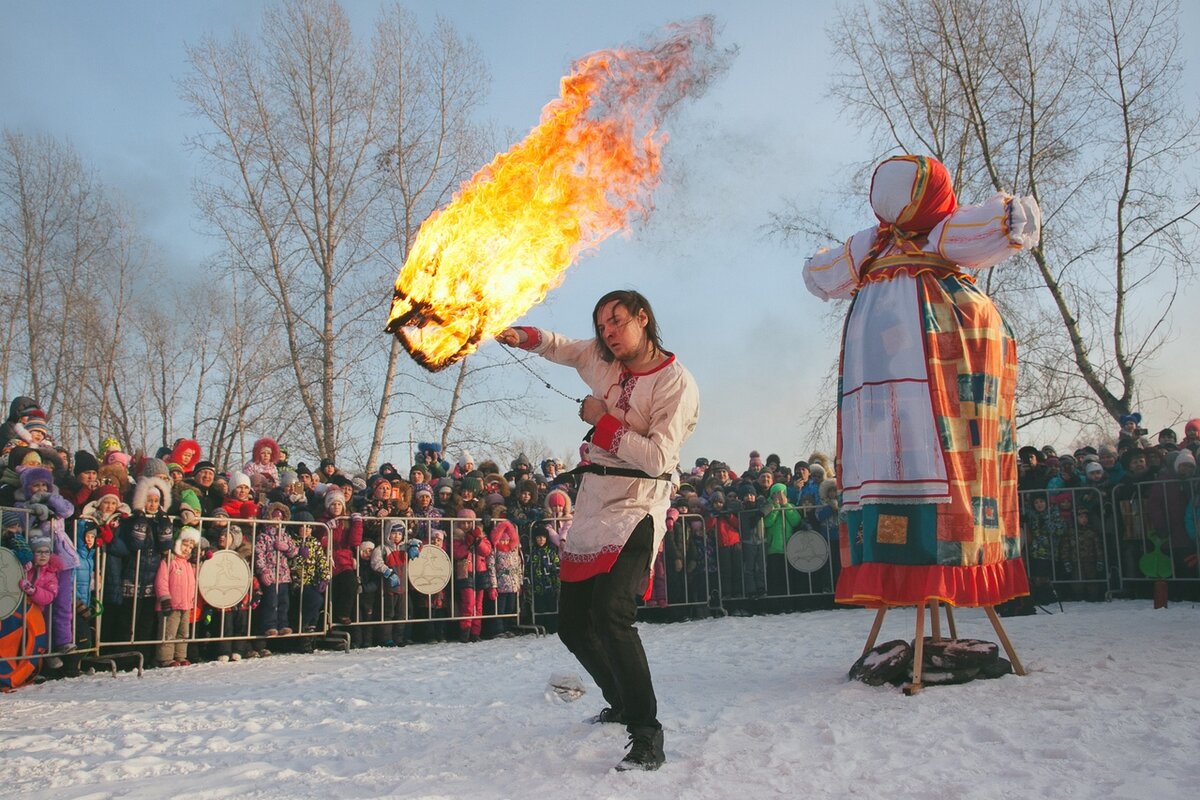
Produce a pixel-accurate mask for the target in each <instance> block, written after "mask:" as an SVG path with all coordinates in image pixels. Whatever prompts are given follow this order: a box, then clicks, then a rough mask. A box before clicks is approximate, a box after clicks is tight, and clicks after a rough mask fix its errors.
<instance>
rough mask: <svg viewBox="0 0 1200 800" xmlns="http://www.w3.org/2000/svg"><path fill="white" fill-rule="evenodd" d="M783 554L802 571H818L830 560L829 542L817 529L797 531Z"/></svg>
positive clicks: (789, 540)
mask: <svg viewBox="0 0 1200 800" xmlns="http://www.w3.org/2000/svg"><path fill="white" fill-rule="evenodd" d="M783 554H784V556H785V557H786V558H787V561H788V563H789V564H791V565H792V566H793V567H794V568H795V569H797V570H799V571H800V572H816V571H817V570H819V569H820V568H821V567H823V566H825V562H827V561H829V543H828V542H826V541H825V537H824V536H822V535H821V534H819V533H817V532H816V531H796V532H795V533H793V534H792V538H790V539H788V543H787V547H785V548H784V550H783Z"/></svg>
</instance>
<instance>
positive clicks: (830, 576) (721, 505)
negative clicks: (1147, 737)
mask: <svg viewBox="0 0 1200 800" xmlns="http://www.w3.org/2000/svg"><path fill="white" fill-rule="evenodd" d="M0 442H3V447H4V457H5V458H6V461H5V467H4V471H3V474H2V475H0V507H2V508H3V545H4V546H5V547H6V548H8V549H9V550H11V551H12V552H13V553H14V554H15V555H16V557H17V558H18V559H19V561H20V562H21V564H22V568H23V570H24V575H23V577H22V579H21V582H20V588H21V591H22V592H24V593H25V594H26V595H27V597H28V599H29V602H30V603H32V604H34V605H36V606H38V607H40V608H42V609H44V614H45V617H46V618H47V620H48V621H49V622H50V636H51V639H52V641H51V642H50V649H51V650H52V651H53V655H52V656H51V658H49V659H48V660H47V663H48V665H49V666H50V667H52V668H53V667H59V666H61V663H62V657H63V656H64V654H69V653H71V652H73V651H76V650H84V649H89V650H90V649H94V648H95V647H97V646H101V645H103V646H120V645H122V644H123V643H124V644H126V645H134V644H136V645H141V646H144V647H145V648H146V653H147V655H149V656H150V658H151V660H152V663H155V664H157V665H158V666H164V667H167V666H183V665H187V664H189V663H191V661H193V660H195V659H196V658H211V659H215V660H220V661H237V660H240V659H242V658H253V657H263V656H267V655H270V654H271V649H270V648H272V647H275V648H276V649H278V648H279V647H280V646H281V645H282V646H284V647H294V648H295V649H300V650H304V649H311V648H312V646H313V638H311V637H309V636H308V635H310V634H315V633H320V632H324V631H327V630H330V629H332V630H343V631H344V632H345V634H346V637H347V638H348V640H349V644H350V646H352V647H360V646H368V645H381V646H404V645H406V644H409V643H412V642H416V641H434V642H436V641H445V640H447V639H457V640H459V641H462V642H474V641H479V640H481V639H485V638H491V637H495V636H512V635H515V633H516V632H517V630H518V626H528V625H529V624H534V625H538V626H542V627H544V628H547V629H549V630H553V629H554V623H555V613H554V612H555V610H556V604H557V595H558V586H559V574H558V568H559V551H560V548H561V547H562V544H563V542H564V541H565V540H566V539H567V537H568V536H569V535H570V525H571V520H572V515H573V505H574V494H575V485H576V479H575V476H574V475H573V474H572V473H571V472H569V471H565V469H564V465H563V464H562V463H561V462H559V461H557V460H556V459H553V458H547V459H543V460H541V461H540V462H539V463H538V465H537V466H536V467H535V466H534V464H533V463H532V462H531V461H530V460H529V459H528V458H527V457H526V456H525V455H524V454H522V455H520V456H518V457H517V458H515V459H513V460H511V461H510V462H509V463H508V465H507V467H501V466H500V465H499V464H498V463H497V462H496V461H493V460H487V459H485V460H482V461H479V462H476V460H475V459H474V457H473V456H472V454H471V453H469V452H466V451H463V452H461V453H459V454H458V457H457V459H456V460H454V461H451V460H449V459H448V458H446V457H445V455H444V454H443V453H441V452H440V448H439V446H438V445H436V444H431V443H422V444H420V445H419V447H418V448H417V451H416V453H415V454H414V455H415V457H414V463H413V464H412V465H411V466H410V467H408V468H407V469H404V470H403V471H402V470H401V469H398V468H396V467H395V466H394V465H393V464H391V463H385V464H383V465H382V466H381V467H380V468H379V469H378V470H377V471H376V472H375V473H374V474H371V475H361V474H360V475H351V474H347V473H346V472H344V471H343V470H342V469H340V468H339V465H338V464H337V463H336V462H335V461H334V460H333V459H330V458H325V459H322V460H321V461H320V462H319V463H317V464H316V465H315V468H310V467H309V466H308V465H307V464H305V463H303V462H300V463H296V464H295V465H293V464H292V463H291V462H290V461H289V459H288V454H287V452H286V451H285V450H284V449H283V448H281V447H280V446H279V444H278V443H277V442H276V441H274V440H273V439H271V438H270V437H263V438H260V439H259V440H257V441H256V442H255V443H254V445H253V448H252V455H251V458H250V460H249V461H248V462H247V463H245V464H243V465H240V466H237V467H236V468H229V466H228V465H226V466H225V467H224V468H223V467H220V466H218V465H217V464H214V463H213V462H211V461H209V460H207V459H205V458H204V457H203V453H202V452H201V448H200V446H199V445H198V444H197V443H196V442H195V441H193V440H190V439H179V440H177V441H175V442H174V443H173V444H172V445H171V446H169V447H164V448H162V449H160V450H159V451H158V452H157V453H156V454H155V455H154V456H152V457H150V456H143V455H140V454H131V453H130V452H128V450H127V449H126V448H124V447H123V446H122V443H120V442H118V441H117V440H115V439H112V438H108V439H105V440H104V441H102V442H101V443H100V446H99V448H98V449H97V451H96V452H91V451H89V450H76V451H74V452H70V451H69V450H67V449H66V448H62V447H58V446H56V445H55V444H54V442H53V439H52V436H51V428H50V421H49V420H48V419H47V418H46V415H45V413H44V412H43V411H42V410H41V409H40V408H39V407H38V405H37V403H36V402H35V401H34V400H32V399H30V398H27V397H18V398H16V399H15V400H13V402H12V404H11V406H10V414H9V417H8V419H7V420H6V421H5V423H4V425H3V427H2V429H0ZM1198 450H1200V420H1192V421H1191V422H1189V423H1187V425H1186V426H1185V429H1184V439H1183V441H1179V440H1178V439H1177V438H1176V436H1175V434H1174V432H1173V431H1171V430H1169V429H1167V430H1163V431H1161V432H1160V433H1159V434H1158V435H1157V442H1151V441H1150V440H1149V439H1148V438H1147V435H1146V432H1145V431H1144V430H1143V429H1141V428H1140V417H1137V416H1136V415H1132V416H1130V417H1129V418H1128V419H1126V420H1122V429H1121V431H1120V434H1119V435H1118V437H1117V440H1116V443H1115V444H1114V445H1108V444H1104V445H1101V446H1099V447H1096V448H1092V447H1082V448H1079V449H1078V450H1076V451H1075V452H1074V453H1072V454H1062V455H1059V454H1058V453H1056V452H1055V450H1054V448H1052V447H1043V448H1035V447H1032V446H1026V447H1022V448H1021V449H1020V451H1019V454H1018V456H1019V460H1018V464H1019V466H1018V472H1019V478H1018V480H1019V489H1020V493H1021V523H1022V535H1023V540H1024V542H1023V543H1024V547H1025V554H1026V557H1027V562H1028V565H1029V570H1030V576H1031V579H1032V581H1033V585H1034V591H1035V600H1037V601H1038V602H1040V603H1045V602H1049V601H1050V600H1052V595H1047V594H1046V592H1047V591H1049V590H1050V589H1052V588H1053V587H1055V586H1060V587H1061V586H1063V585H1073V586H1077V591H1078V595H1079V597H1081V598H1087V599H1099V598H1101V597H1103V596H1106V595H1107V593H1108V592H1111V591H1112V590H1113V588H1114V586H1119V585H1120V583H1121V581H1122V580H1123V579H1131V578H1134V579H1136V578H1150V577H1155V576H1152V575H1149V574H1147V563H1149V562H1146V561H1145V559H1144V557H1145V556H1147V555H1148V554H1150V555H1153V554H1154V553H1159V554H1160V555H1162V557H1164V558H1165V559H1166V564H1167V568H1166V571H1165V574H1163V575H1162V577H1164V578H1170V577H1190V578H1196V577H1200V576H1198V575H1197V563H1196V562H1197V559H1196V555H1197V548H1196V526H1195V522H1196V519H1197V515H1198V513H1200V511H1198V508H1197V494H1198V492H1197V483H1196V481H1195V480H1194V476H1195V467H1196V458H1197V456H1198V455H1200V452H1198ZM835 468H836V464H835V463H833V462H832V461H831V460H830V459H829V458H828V457H827V456H825V455H824V454H822V453H820V452H815V453H813V454H812V455H811V456H810V457H809V458H808V459H807V460H804V461H797V462H795V463H794V464H792V465H791V466H787V465H784V464H782V463H781V459H780V458H779V457H778V456H777V455H774V454H770V455H767V456H766V457H765V458H763V457H762V456H761V455H760V454H759V452H758V451H752V452H750V453H749V456H748V458H747V460H746V462H745V464H744V466H740V467H739V468H737V469H735V468H734V467H732V466H731V465H730V464H729V463H727V462H723V461H719V460H709V459H706V458H699V459H696V461H695V464H694V466H692V467H691V468H690V469H689V470H688V471H687V472H685V473H682V474H681V475H680V476H679V477H680V481H679V486H678V490H677V493H676V496H675V498H674V500H673V502H672V505H671V508H670V510H669V512H668V520H667V523H668V524H667V529H668V533H667V536H666V539H665V540H664V542H663V546H662V548H661V549H660V551H659V553H658V554H657V557H656V559H655V562H654V566H653V570H652V578H651V581H650V584H649V586H648V587H647V592H646V598H645V605H646V606H648V607H651V608H654V607H668V606H685V605H692V606H698V607H702V608H712V609H723V608H724V607H726V606H733V607H739V608H740V607H747V606H749V607H753V604H754V603H756V602H757V601H759V600H760V599H762V598H778V597H787V596H796V595H813V596H815V595H826V596H827V595H828V594H829V593H831V592H832V590H833V587H834V585H835V583H836V580H837V575H838V570H839V566H840V564H839V552H838V551H839V547H838V537H839V533H838V524H839V507H838V491H837V484H836V475H835ZM797 532H807V533H808V535H810V536H813V537H814V538H815V540H816V541H817V542H818V543H819V544H818V547H820V548H823V549H824V552H825V554H826V556H825V558H824V559H823V561H822V560H821V559H818V562H817V563H813V564H811V565H809V566H803V565H801V566H800V567H799V568H798V566H797V563H796V562H795V561H794V560H793V559H790V558H789V556H788V544H789V541H790V540H792V539H793V537H794V534H796V533H797ZM430 546H432V547H436V548H438V549H439V550H441V552H443V553H444V554H445V556H446V561H447V562H449V563H450V564H451V565H452V575H451V576H450V580H449V583H448V584H447V586H446V587H445V588H444V589H441V590H440V591H435V592H432V593H426V592H423V591H415V590H414V589H413V587H412V586H411V585H410V582H409V580H408V570H409V568H410V565H411V564H412V562H413V559H416V558H420V557H421V553H422V552H423V549H424V548H427V547H430ZM1151 548H1155V549H1151ZM224 551H229V552H231V553H233V554H235V556H236V558H238V559H240V560H241V562H242V563H244V564H245V565H246V567H247V568H248V571H249V572H250V574H251V575H252V581H251V588H250V589H249V590H248V591H247V592H246V594H245V596H243V597H241V598H240V600H238V601H237V602H235V603H233V604H232V605H230V606H228V607H226V608H212V607H208V606H207V605H206V604H205V603H204V602H203V600H201V599H200V596H199V595H200V593H199V592H198V591H197V583H196V581H197V566H198V565H199V564H202V563H204V562H205V561H206V560H211V559H214V558H226V559H227V558H233V557H234V556H230V555H228V554H226V553H225V552H224ZM1154 563H1158V564H1159V565H1160V567H1161V562H1160V561H1154ZM101 565H103V568H100V567H101ZM1192 588H1194V586H1193V587H1192ZM97 633H98V635H99V641H98V642H97V641H96V640H95V636H96V635H97ZM206 639H208V640H211V641H209V642H207V643H206V642H205V641H204V640H206ZM285 642H287V643H289V644H284V643H285Z"/></svg>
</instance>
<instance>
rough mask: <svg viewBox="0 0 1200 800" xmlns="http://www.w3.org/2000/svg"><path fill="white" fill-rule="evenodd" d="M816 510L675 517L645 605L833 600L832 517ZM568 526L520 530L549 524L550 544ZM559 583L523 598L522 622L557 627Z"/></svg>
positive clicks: (560, 521) (531, 569)
mask: <svg viewBox="0 0 1200 800" xmlns="http://www.w3.org/2000/svg"><path fill="white" fill-rule="evenodd" d="M816 511H817V507H813V506H803V507H797V506H793V505H779V506H770V507H768V508H766V509H765V510H759V509H757V508H756V509H751V510H745V511H741V512H736V513H730V514H724V515H720V514H718V515H711V514H692V513H685V514H680V515H679V516H678V517H677V518H676V519H675V520H674V522H673V523H672V524H671V525H670V526H669V527H668V530H667V533H666V537H665V539H664V540H663V545H662V547H661V548H660V550H659V552H658V553H657V555H656V557H655V560H654V566H653V569H652V577H651V581H652V584H651V586H650V587H649V599H648V600H647V601H646V603H645V605H644V606H643V608H644V609H661V608H667V609H669V608H678V609H688V608H690V609H701V608H710V609H722V610H724V608H725V606H726V605H729V606H730V607H734V608H741V607H745V608H751V609H752V608H755V607H757V605H758V604H759V601H768V600H784V599H788V598H806V597H807V598H832V595H833V589H834V586H835V585H836V583H837V575H838V572H839V571H840V561H839V556H838V544H837V518H836V515H830V517H829V520H828V522H827V524H824V525H822V524H821V523H820V522H819V521H818V520H817V519H816V518H815V516H816ZM569 522H570V520H569V519H566V518H560V517H546V518H543V519H542V520H538V521H534V522H532V523H528V524H527V525H526V526H525V528H524V529H523V532H522V538H523V539H525V540H528V539H529V538H530V536H529V534H525V533H524V530H525V529H528V530H529V531H530V533H532V531H534V530H537V529H538V528H539V526H548V528H546V530H547V531H548V534H549V535H548V539H549V541H550V543H551V544H552V545H558V544H560V538H561V535H562V530H563V529H564V528H566V529H567V530H568V531H569V524H567V523H569ZM818 528H820V529H821V530H818ZM556 535H558V537H560V538H557V539H556ZM527 552H529V551H527ZM534 561H535V558H534V553H533V552H529V556H528V559H527V570H526V571H527V574H529V575H530V576H531V583H532V582H534V581H535V575H536V574H537V573H538V572H539V570H540V569H543V567H542V566H541V562H542V559H540V558H539V559H537V561H538V562H539V563H538V564H537V565H536V566H535V563H534ZM556 578H557V575H556V574H555V575H554V576H553V577H552V578H551V579H549V580H547V581H542V582H541V585H540V586H538V587H537V588H534V589H532V590H531V591H530V592H529V593H528V597H527V601H526V602H527V607H528V610H527V612H526V615H527V618H528V619H530V620H531V621H532V623H533V624H535V625H537V626H539V627H544V628H547V629H549V630H553V628H554V625H555V623H556V613H557V608H558V606H557V602H558V596H557V586H558V584H557V581H556Z"/></svg>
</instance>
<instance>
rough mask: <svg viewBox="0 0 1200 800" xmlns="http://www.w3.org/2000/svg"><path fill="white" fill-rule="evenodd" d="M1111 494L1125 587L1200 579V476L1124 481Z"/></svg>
mask: <svg viewBox="0 0 1200 800" xmlns="http://www.w3.org/2000/svg"><path fill="white" fill-rule="evenodd" d="M1110 496H1111V507H1112V510H1113V516H1114V529H1115V531H1114V534H1115V539H1116V542H1117V548H1116V561H1117V563H1118V565H1119V566H1118V571H1119V574H1120V578H1121V581H1122V583H1123V584H1124V585H1128V586H1132V587H1138V586H1144V585H1145V583H1147V582H1156V581H1166V582H1167V583H1168V584H1169V585H1171V587H1172V590H1173V591H1174V590H1175V587H1180V586H1185V585H1186V586H1192V587H1194V586H1195V585H1196V584H1197V583H1200V542H1198V540H1197V535H1196V534H1197V529H1198V528H1200V524H1198V523H1200V478H1189V479H1181V478H1177V479H1174V480H1153V481H1140V482H1131V483H1121V484H1118V485H1116V486H1114V487H1113V488H1112V491H1111V495H1110ZM1191 591H1193V592H1194V588H1193V589H1192V590H1191Z"/></svg>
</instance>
